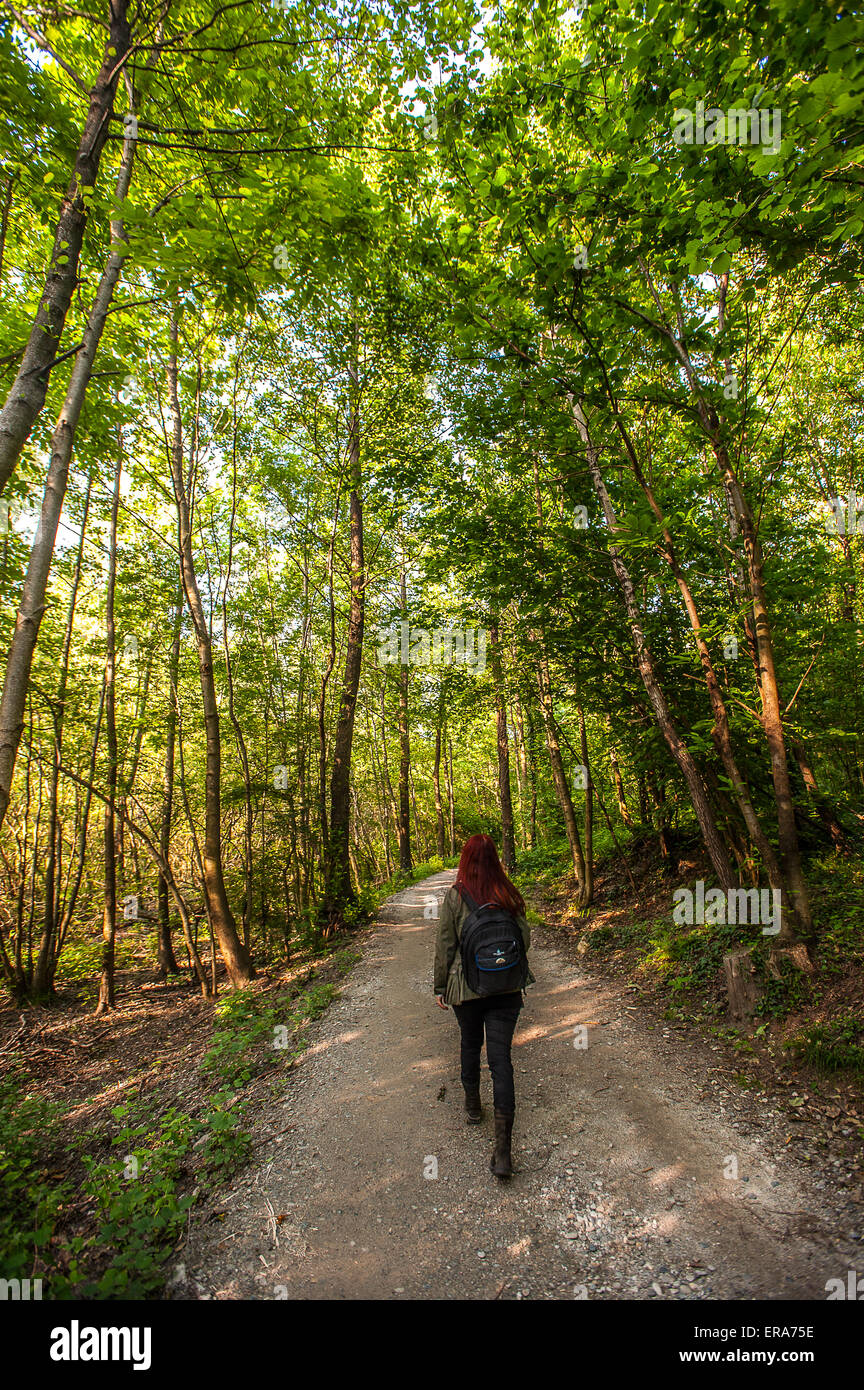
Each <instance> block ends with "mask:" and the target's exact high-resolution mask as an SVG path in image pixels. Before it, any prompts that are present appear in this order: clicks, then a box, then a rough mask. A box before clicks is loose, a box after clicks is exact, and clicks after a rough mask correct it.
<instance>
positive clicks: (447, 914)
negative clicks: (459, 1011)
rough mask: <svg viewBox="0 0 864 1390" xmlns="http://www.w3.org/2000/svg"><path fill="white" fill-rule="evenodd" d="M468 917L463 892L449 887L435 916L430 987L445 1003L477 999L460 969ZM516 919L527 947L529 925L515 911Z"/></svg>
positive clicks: (459, 1002) (526, 947) (532, 982)
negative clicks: (432, 980) (432, 971)
mask: <svg viewBox="0 0 864 1390" xmlns="http://www.w3.org/2000/svg"><path fill="white" fill-rule="evenodd" d="M467 917H468V908H467V907H466V905H465V903H464V901H463V899H462V895H461V894H460V892H459V890H458V889H457V888H455V887H453V888H448V890H447V892H446V894H445V896H444V901H443V903H442V904H441V912H440V915H439V917H438V937H437V940H436V942H435V974H434V983H433V986H432V988H433V991H434V993H435V994H443V995H444V1003H445V1004H464V1003H465V1001H466V999H479V998H480V996H479V995H478V994H474V992H473V991H472V990H470V989H469V988H468V986H467V984H466V983H465V976H464V975H463V973H462V953H461V951H460V950H459V937H460V936H461V935H462V926H463V924H464V922H465V920H466V918H467ZM516 921H517V922H518V923H519V928H520V930H521V932H522V940H523V941H524V942H525V950H526V951H527V950H528V948H529V946H530V945H531V928H530V927H529V925H528V923H527V921H526V919H525V918H524V917H522V916H521V915H517V917H516ZM527 983H528V984H529V985H533V984H534V976H533V975H532V974H531V969H530V967H529V969H528V981H527Z"/></svg>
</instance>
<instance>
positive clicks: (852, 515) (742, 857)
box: [0, 0, 864, 1298]
mask: <svg viewBox="0 0 864 1390" xmlns="http://www.w3.org/2000/svg"><path fill="white" fill-rule="evenodd" d="M862 38H864V26H862V20H861V16H860V14H858V13H857V12H856V10H855V8H854V7H851V8H850V7H848V6H846V5H845V4H841V3H837V0H824V2H823V3H816V0H757V3H746V4H745V3H744V0H696V3H694V4H691V5H687V6H681V5H677V4H674V3H672V0H616V3H610V0H585V3H581V4H570V3H567V2H566V0H531V3H530V4H528V3H519V0H515V3H514V2H513V0H502V3H501V4H498V5H495V6H488V5H482V4H479V3H475V0H445V2H444V3H429V0H421V3H412V4H408V3H403V0H368V3H367V0H281V3H275V0H273V2H268V0H225V2H224V3H223V2H222V0H75V4H74V5H71V4H67V3H66V0H33V3H30V0H21V3H18V4H14V5H13V4H12V3H10V0H2V3H0V53H2V71H3V78H2V95H0V338H2V343H3V346H2V348H0V352H2V356H0V403H2V411H0V661H2V672H3V675H2V695H0V978H2V988H3V994H4V1000H3V1007H2V1010H0V1021H2V1032H0V1063H2V1073H3V1074H2V1075H0V1150H2V1154H3V1167H2V1169H0V1171H2V1172H3V1174H4V1182H5V1181H6V1179H7V1178H8V1179H9V1187H10V1191H11V1192H12V1195H11V1196H8V1195H7V1197H4V1199H3V1201H2V1203H0V1245H2V1247H3V1249H2V1258H0V1266H2V1268H0V1272H3V1273H6V1274H8V1275H9V1276H10V1277H11V1276H21V1277H24V1276H29V1277H35V1276H37V1275H44V1277H45V1280H46V1283H50V1284H51V1287H52V1288H53V1290H54V1292H53V1293H52V1294H51V1296H52V1297H71V1296H74V1295H77V1294H78V1293H80V1292H81V1290H82V1289H83V1290H84V1296H86V1297H91V1298H114V1297H139V1296H147V1297H149V1296H153V1295H154V1294H155V1295H156V1296H159V1295H158V1290H159V1289H161V1287H162V1285H161V1283H160V1280H163V1278H164V1261H165V1258H166V1251H167V1250H170V1249H172V1248H176V1242H177V1240H178V1239H179V1238H180V1233H182V1229H183V1227H184V1225H185V1222H186V1219H187V1213H188V1212H189V1211H190V1210H192V1209H193V1208H194V1203H195V1199H194V1198H193V1196H192V1195H190V1194H191V1187H190V1186H189V1185H188V1184H187V1187H183V1184H182V1182H180V1180H179V1179H178V1176H177V1175H178V1172H181V1170H183V1171H185V1170H184V1169H183V1165H184V1164H186V1163H191V1155H192V1154H193V1152H197V1153H198V1154H199V1155H200V1153H202V1152H203V1153H204V1154H205V1155H206V1160H207V1164H208V1165H209V1167H208V1169H207V1171H208V1173H209V1174H210V1175H211V1177H212V1178H213V1181H216V1180H217V1179H220V1180H221V1178H222V1177H224V1175H225V1174H226V1173H227V1172H228V1171H230V1170H231V1168H232V1165H235V1166H236V1165H238V1164H242V1163H243V1162H245V1161H247V1160H248V1156H249V1152H250V1145H251V1142H252V1141H251V1140H250V1138H249V1133H248V1132H247V1131H248V1123H247V1124H246V1125H245V1127H244V1123H243V1119H242V1114H241V1112H243V1108H244V1105H245V1106H246V1107H247V1109H248V1107H249V1106H250V1105H251V1104H252V1101H251V1100H250V1097H251V1096H252V1094H253V1091H254V1086H255V1085H256V1084H258V1081H256V1078H258V1077H259V1072H260V1074H261V1076H263V1078H264V1081H265V1082H267V1083H269V1081H270V1079H271V1075H272V1071H273V1068H272V1065H271V1064H272V1063H273V1061H274V1055H273V1048H272V1047H271V1048H270V1054H271V1055H270V1056H269V1057H268V1058H265V1059H264V1060H263V1061H262V1060H261V1058H260V1057H259V1052H260V1051H261V1049H262V1048H263V1047H265V1044H266V1039H267V1038H269V1037H270V1036H271V1035H272V1034H273V1032H274V1029H275V1030H277V1031H278V1029H279V1028H280V1027H283V1028H285V1027H287V1030H288V1031H287V1036H288V1037H289V1043H288V1044H286V1043H284V1041H283V1042H277V1043H276V1044H275V1047H276V1053H275V1060H276V1062H277V1063H278V1064H281V1062H282V1061H283V1060H284V1055H285V1054H280V1053H279V1051H278V1049H279V1048H280V1047H283V1048H287V1053H288V1054H290V1056H291V1058H292V1059H293V1058H294V1057H295V1054H296V1055H297V1056H299V1054H300V1052H301V1051H302V1050H303V1048H304V1046H305V1042H304V1039H305V1038H306V1035H307V1030H308V1029H309V1027H310V1026H311V1023H312V1022H313V1021H314V1019H315V1018H316V1017H318V1016H319V1015H320V1014H321V1013H323V1011H324V1010H325V1009H326V1007H327V1005H328V1003H329V1001H330V999H331V998H334V997H336V995H337V994H338V993H339V990H340V988H341V981H342V977H343V975H344V976H347V975H348V974H349V972H350V971H351V969H352V968H353V964H354V962H355V961H356V959H357V958H358V953H359V952H360V951H361V949H362V940H363V933H364V931H365V930H366V928H367V926H368V924H369V923H371V922H374V920H375V917H376V914H377V912H378V909H379V906H380V905H381V903H382V902H384V900H385V899H386V898H387V897H388V895H392V894H394V893H396V892H398V891H399V890H401V889H404V888H405V887H406V886H407V885H410V884H411V883H413V882H415V881H421V880H422V879H423V878H424V876H429V875H432V874H435V873H438V872H440V871H442V870H444V869H445V868H447V867H453V866H454V865H455V864H456V862H457V857H458V855H459V851H460V849H461V846H462V844H463V842H464V841H465V839H466V838H467V837H468V836H470V835H472V834H475V833H477V832H485V833H488V834H491V835H492V836H493V837H494V838H495V840H496V842H497V844H498V846H499V849H500V853H501V858H502V862H503V864H504V866H505V868H506V869H507V871H508V872H509V873H510V874H511V875H512V876H513V877H514V879H515V880H516V882H517V883H518V884H520V885H521V887H522V889H523V891H524V892H525V893H526V896H529V893H530V895H532V896H531V901H532V903H533V904H534V907H535V909H538V910H539V913H540V916H544V915H545V914H546V912H547V910H548V911H551V909H550V907H549V904H550V902H551V903H553V904H557V908H558V910H559V911H560V912H563V914H564V928H563V929H564V931H565V933H567V934H569V935H570V936H571V937H573V938H574V939H575V937H576V936H577V935H581V936H582V937H584V938H585V940H586V944H587V946H590V947H591V948H592V949H593V951H594V953H595V954H597V955H598V956H604V952H605V957H608V955H609V952H610V950H612V949H613V948H615V947H621V948H622V949H623V951H624V954H623V955H622V956H621V957H620V959H621V960H625V959H630V967H628V968H631V967H632V970H633V971H634V972H636V974H639V975H640V978H641V977H642V975H644V974H645V972H646V971H647V972H648V973H649V974H650V973H651V972H652V971H653V972H654V976H655V977H656V979H657V981H658V982H659V983H658V988H659V989H661V990H663V989H665V990H666V997H667V1003H668V999H670V998H671V999H672V1000H673V1003H674V1000H675V999H676V998H678V996H679V994H682V995H684V996H686V997H687V998H689V999H691V1001H692V999H694V998H696V997H697V996H698V1000H699V1007H700V1008H701V1006H702V1004H703V1003H704V1000H705V998H707V997H708V995H710V996H711V999H712V1000H713V1003H712V1004H711V1008H712V1009H713V1010H714V1015H712V1017H713V1021H714V1022H716V1021H717V1019H718V1018H720V1017H721V1016H722V1018H725V1017H726V1015H727V1011H729V1010H731V1011H732V1018H733V1020H736V1021H737V1022H741V1021H742V1020H743V1021H744V1025H745V1030H746V1028H747V1027H750V1028H752V1026H756V1025H761V1026H763V1027H764V1028H768V1029H769V1033H770V1030H772V1029H773V1030H776V1034H777V1039H776V1041H777V1046H776V1051H775V1052H772V1053H771V1055H770V1058H769V1062H768V1069H769V1071H770V1072H771V1073H772V1074H774V1075H777V1074H779V1073H780V1072H781V1070H782V1067H783V1066H784V1065H785V1064H786V1060H787V1059H788V1054H789V1053H790V1052H795V1054H796V1055H797V1056H798V1057H799V1058H800V1059H803V1064H806V1065H809V1066H810V1067H811V1071H810V1072H808V1073H807V1075H809V1076H813V1077H822V1078H824V1077H826V1076H827V1077H837V1076H840V1077H841V1078H843V1079H844V1080H845V1081H848V1082H849V1085H850V1086H852V1087H853V1088H857V1089H856V1091H855V1094H856V1096H859V1097H860V1081H861V1077H862V1075H864V936H862V921H864V915H862V909H864V629H862V600H864V573H862V553H864V539H862V538H864V461H862V460H864V443H862V410H864V307H862V299H861V292H860V285H861V278H862V272H864V259H862V253H864V203H862V162H864V44H862ZM649 881H650V893H649V889H648V887H647V886H646V885H647V884H648V883H649ZM649 897H650V899H651V910H650V912H649V911H648V908H646V907H645V901H646V900H647V899H648V898H649ZM603 913H607V916H602V914H603ZM609 913H611V916H609V915H608V914H609ZM646 913H647V914H648V916H649V917H651V919H652V921H653V922H654V926H653V927H652V928H651V929H650V930H649V926H644V930H642V928H641V927H640V930H642V936H641V937H640V934H639V931H637V930H635V928H633V926H632V924H633V923H634V922H635V923H636V924H637V925H638V924H639V923H640V922H643V921H644V919H645V918H646ZM597 914H601V916H599V917H598V916H597ZM537 920H538V921H539V920H540V918H539V917H538V919H537ZM628 923H629V924H630V926H628ZM649 925H650V923H649ZM640 942H641V943H642V945H641V948H640V946H639V943H640ZM637 949H639V950H640V951H641V954H640V955H639V959H638V960H636V959H635V958H632V959H631V958H628V957H627V954H626V953H627V951H628V950H631V951H633V950H637ZM605 957H604V958H605ZM619 963H620V962H619ZM640 972H641V974H640ZM636 974H634V976H633V978H636ZM688 991H690V993H689V994H688V993H687V992H688ZM712 991H713V994H712V993H711V992H712ZM706 1007H707V1006H706ZM707 1012H710V1009H709V1010H707ZM706 1017H707V1014H706ZM787 1025H788V1026H787ZM187 1026H188V1027H193V1026H194V1028H195V1029H197V1030H199V1031H198V1033H197V1034H196V1037H200V1038H205V1036H206V1041H204V1042H201V1043H200V1048H201V1049H204V1050H205V1051H206V1049H207V1048H209V1051H206V1056H205V1059H204V1062H203V1063H202V1064H201V1065H202V1068H203V1070H202V1072H201V1076H200V1078H199V1081H198V1082H194V1084H191V1089H187V1091H186V1092H184V1096H185V1099H184V1100H183V1102H182V1104H181V1101H180V1100H178V1098H177V1096H175V1095H174V1093H173V1092H170V1088H169V1089H166V1090H165V1091H164V1092H160V1090H159V1087H160V1085H162V1083H163V1081H164V1082H165V1083H166V1084H167V1082H168V1078H167V1076H165V1069H166V1067H168V1064H165V1063H163V1071H162V1072H158V1071H154V1070H153V1069H155V1068H157V1064H158V1057H157V1058H156V1059H155V1060H154V1049H155V1051H157V1052H158V1046H159V1045H161V1044H159V1039H161V1038H166V1037H167V1038H175V1037H178V1036H182V1035H183V1029H184V1028H185V1027H187ZM91 1039H92V1042H91ZM262 1039H264V1040H265V1042H262ZM790 1039H791V1042H790ZM70 1040H71V1041H70ZM76 1040H77V1041H76ZM769 1040H770V1038H767V1039H766V1041H769ZM793 1044H794V1046H793ZM198 1045H199V1044H198V1043H196V1046H198ZM784 1047H785V1049H786V1052H785V1053H784V1052H783V1049H784ZM796 1049H797V1051H796ZM169 1055H170V1054H169ZM70 1057H72V1058H73V1060H74V1059H76V1058H77V1064H76V1067H77V1066H80V1071H76V1068H74V1067H73V1068H72V1071H70V1070H69V1067H70V1063H69V1058H70ZM117 1059H119V1062H120V1064H121V1065H120V1068H119V1070H116V1069H115V1070H112V1068H111V1066H110V1065H109V1062H112V1063H113V1061H114V1060H117ZM103 1063H104V1066H103ZM64 1068H66V1072H65V1076H66V1079H65V1080H63V1079H62V1076H63V1074H64ZM88 1068H89V1071H88ZM168 1069H169V1070H170V1067H168ZM73 1073H75V1074H73ZM145 1073H146V1075H147V1077H148V1080H147V1081H146V1083H144V1082H142V1077H144V1075H145ZM154 1076H155V1079H153V1078H154ZM208 1078H209V1079H208ZM214 1078H215V1080H214ZM199 1085H200V1088H201V1089H200V1094H199V1093H198V1091H197V1089H196V1088H197V1087H199ZM250 1086H251V1087H252V1090H249V1087H250ZM76 1087H77V1089H76ZM208 1087H209V1089H208ZM247 1092H248V1094H247ZM148 1095H149V1096H150V1100H151V1104H150V1108H149V1109H147V1108H146V1106H145V1100H146V1098H147V1096H148ZM142 1096H143V1097H144V1099H142ZM169 1100H170V1105H169ZM849 1104H850V1105H852V1106H853V1109H852V1112H851V1113H853V1115H857V1114H858V1112H857V1111H855V1110H854V1105H857V1104H858V1101H857V1100H856V1101H855V1102H854V1105H853V1102H852V1101H849ZM58 1105H59V1107H60V1110H59V1111H58V1110H57V1107H58ZM184 1105H185V1106H186V1108H185V1109H184V1108H183V1107H184ZM76 1106H77V1107H78V1108H79V1111H80V1113H77V1112H76V1115H75V1116H74V1117H73V1120H74V1126H77V1128H75V1131H74V1133H75V1137H74V1143H73V1142H72V1139H71V1138H70V1134H71V1133H72V1131H71V1130H67V1129H64V1128H63V1125H64V1124H66V1123H68V1122H69V1116H68V1115H67V1116H66V1117H65V1118H64V1117H63V1116H62V1113H61V1112H62V1111H63V1110H64V1109H68V1108H69V1107H72V1109H73V1110H74V1109H75V1107H76ZM52 1107H53V1108H52ZM118 1107H119V1109H118ZM136 1107H137V1108H136ZM142 1107H144V1108H142ZM58 1116H59V1118H58ZM112 1117H113V1118H112ZM248 1118H249V1117H248V1114H247V1121H248ZM861 1123H862V1121H861V1119H860V1118H858V1120H857V1124H858V1126H859V1128H858V1129H857V1131H856V1132H857V1134H858V1135H859V1136H860V1135H864V1130H861V1129H860V1124H861ZM58 1126H59V1129H58ZM853 1129H854V1125H853ZM844 1132H845V1131H844ZM52 1134H53V1135H54V1136H55V1137H54V1140H53V1141H52V1140H51V1135H52ZM58 1134H62V1135H65V1136H66V1138H65V1139H64V1140H63V1144H67V1143H68V1144H69V1145H70V1146H71V1148H74V1152H75V1155H76V1157H75V1158H74V1159H70V1160H69V1161H70V1163H71V1164H72V1167H71V1168H68V1169H66V1168H64V1162H62V1161H61V1160H60V1159H59V1158H58V1152H59V1147H62V1146H61V1145H60V1144H59V1141H58V1140H57V1138H56V1136H57V1135H58ZM52 1142H53V1145H54V1147H53V1148H52V1147H51V1144H52ZM199 1142H203V1143H204V1144H205V1147H204V1148H203V1150H201V1149H198V1150H195V1148H194V1146H195V1145H196V1144H198V1143H199ZM46 1143H47V1144H48V1146H49V1147H48V1149H47V1150H46V1148H45V1145H46ZM76 1146H77V1147H76ZM118 1146H119V1149H118ZM859 1149H860V1144H859ZM70 1151H71V1150H70ZM118 1153H119V1154H122V1155H124V1156H125V1155H130V1154H131V1155H134V1154H136V1153H138V1154H139V1158H140V1159H141V1162H142V1163H143V1162H144V1159H143V1157H142V1156H143V1155H145V1154H146V1155H148V1156H149V1158H148V1161H147V1164H146V1165H145V1166H147V1171H148V1174H149V1177H148V1181H147V1183H144V1184H141V1186H140V1189H139V1195H137V1196H136V1195H133V1194H132V1189H131V1187H130V1185H129V1183H128V1181H127V1182H126V1183H125V1186H124V1177H123V1172H122V1171H121V1170H122V1163H121V1164H120V1170H118V1168H117V1165H118V1162H119V1159H118ZM46 1154H47V1155H48V1156H47V1157H46ZM124 1161H125V1160H124ZM136 1171H137V1170H136ZM859 1176H860V1174H859ZM126 1178H127V1179H128V1172H127V1173H126ZM19 1179H20V1181H19ZM181 1192H182V1193H185V1194H186V1195H180V1194H181ZM22 1194H23V1196H22ZM145 1207H146V1208H147V1210H148V1212H150V1213H151V1215H150V1216H149V1217H148V1221H149V1223H150V1224H149V1225H148V1227H147V1229H146V1230H143V1233H142V1234H140V1235H139V1236H135V1237H134V1238H132V1239H131V1240H130V1241H129V1243H128V1244H127V1245H126V1247H125V1251H124V1254H123V1255H122V1257H121V1258H118V1259H112V1258H109V1257H108V1256H107V1255H106V1254H105V1251H106V1250H107V1249H108V1248H109V1247H111V1246H112V1242H114V1243H116V1241H117V1240H118V1239H119V1235H118V1233H119V1232H123V1231H124V1230H126V1231H130V1230H135V1231H138V1230H140V1229H141V1228H140V1227H139V1226H138V1225H136V1221H137V1219H138V1217H139V1216H140V1215H141V1212H142V1211H143V1210H144V1208H145ZM22 1212H24V1213H25V1214H24V1215H23V1216H22ZM34 1212H35V1213H36V1214H37V1215H36V1218H35V1219H34V1218H33V1215H32V1214H33V1213H34ZM94 1213H97V1214H96V1215H94ZM99 1213H101V1215H100V1214H99ZM100 1222H101V1225H100V1224H99V1223H100ZM88 1223H89V1224H88ZM93 1223H95V1225H94V1224H93ZM124 1223H126V1224H125V1225H124ZM842 1272H843V1271H842V1270H840V1273H842ZM51 1281H53V1283H51ZM396 1282H398V1280H397V1281H396Z"/></svg>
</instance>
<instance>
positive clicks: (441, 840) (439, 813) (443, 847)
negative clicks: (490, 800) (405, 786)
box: [432, 684, 447, 859]
mask: <svg viewBox="0 0 864 1390" xmlns="http://www.w3.org/2000/svg"><path fill="white" fill-rule="evenodd" d="M443 717H444V686H443V684H442V686H441V694H440V696H439V698H438V717H437V719H436V721H435V762H434V764H433V767H432V785H433V787H434V789H435V852H436V854H437V855H438V856H439V858H440V859H443V858H444V857H445V855H446V853H447V839H446V836H447V830H446V827H445V825H444V808H443V805H442V802H441V732H442V722H443Z"/></svg>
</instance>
